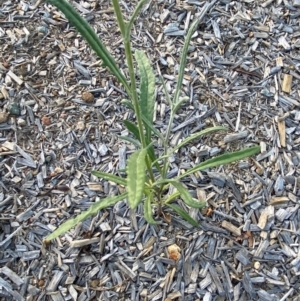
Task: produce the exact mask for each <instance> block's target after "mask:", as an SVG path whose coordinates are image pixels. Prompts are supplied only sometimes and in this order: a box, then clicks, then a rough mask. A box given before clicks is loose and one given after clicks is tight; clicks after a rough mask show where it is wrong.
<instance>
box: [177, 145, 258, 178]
mask: <svg viewBox="0 0 300 301" xmlns="http://www.w3.org/2000/svg"><path fill="white" fill-rule="evenodd" d="M259 151H260V147H259V146H253V147H249V148H246V149H242V150H239V151H235V152H231V153H227V154H223V155H220V156H217V157H215V158H212V159H208V160H206V161H205V162H202V163H200V164H198V165H196V166H194V167H193V168H191V169H189V170H188V171H186V172H185V173H183V174H181V175H180V176H179V177H177V178H176V179H177V180H179V179H182V178H184V177H186V176H188V175H190V174H193V173H194V172H197V171H201V170H204V169H207V168H212V167H216V166H220V165H224V164H229V163H232V162H235V161H238V160H242V159H244V158H247V157H250V156H252V155H254V154H256V153H258V152H259Z"/></svg>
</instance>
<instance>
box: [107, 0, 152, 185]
mask: <svg viewBox="0 0 300 301" xmlns="http://www.w3.org/2000/svg"><path fill="white" fill-rule="evenodd" d="M112 3H113V6H114V10H115V14H116V17H117V21H118V24H119V27H120V30H121V34H122V38H123V43H124V47H125V56H126V60H127V64H128V72H129V77H130V82H131V87H130V88H131V100H132V104H133V107H134V111H135V115H136V120H137V126H138V129H139V132H140V139H141V144H142V148H146V147H147V143H146V137H145V133H144V125H143V120H142V113H141V108H140V106H139V100H138V94H137V89H136V80H135V72H134V65H133V56H132V51H131V43H130V34H129V32H127V31H128V30H130V28H128V26H127V24H125V22H124V19H123V16H122V11H121V8H120V5H119V1H118V0H112ZM146 164H147V169H148V172H149V175H150V178H151V181H152V182H154V181H155V178H154V174H153V171H152V168H151V161H150V158H149V156H148V155H147V156H146Z"/></svg>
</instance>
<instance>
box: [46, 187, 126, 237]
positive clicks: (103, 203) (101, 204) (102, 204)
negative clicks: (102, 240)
mask: <svg viewBox="0 0 300 301" xmlns="http://www.w3.org/2000/svg"><path fill="white" fill-rule="evenodd" d="M126 197H127V192H126V193H123V194H121V195H117V196H113V197H107V198H105V199H103V200H100V201H98V202H96V203H94V204H93V205H91V207H90V208H89V209H88V210H87V211H84V212H82V213H81V214H79V215H77V216H76V217H75V218H71V219H69V220H67V221H66V222H64V223H63V224H61V225H60V226H59V227H58V228H57V229H56V230H55V231H54V232H52V233H51V234H50V235H48V236H47V237H46V238H45V240H46V241H50V240H52V239H54V238H56V237H58V236H59V235H63V234H64V233H66V232H67V231H68V230H70V229H71V228H72V227H74V226H76V225H77V224H78V223H79V222H81V221H84V220H85V219H87V218H88V217H90V216H91V215H94V214H96V213H97V212H98V211H99V210H101V209H104V208H106V207H109V206H112V205H114V204H116V203H117V202H119V201H122V200H124V199H125V198H126Z"/></svg>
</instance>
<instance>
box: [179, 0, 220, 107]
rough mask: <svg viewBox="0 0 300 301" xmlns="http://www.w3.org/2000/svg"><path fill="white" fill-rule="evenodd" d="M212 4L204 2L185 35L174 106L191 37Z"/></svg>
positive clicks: (180, 86)
mask: <svg viewBox="0 0 300 301" xmlns="http://www.w3.org/2000/svg"><path fill="white" fill-rule="evenodd" d="M214 2H215V1H210V3H208V2H206V3H205V4H204V5H203V8H202V10H201V12H200V15H199V16H198V18H197V19H196V20H195V21H194V22H193V23H192V25H191V26H190V28H189V31H188V33H187V35H186V38H185V42H184V46H183V50H182V54H181V58H180V68H179V72H178V79H177V83H176V89H175V95H174V102H175V104H176V103H177V102H178V100H179V94H180V90H181V88H182V81H183V76H184V69H185V66H186V59H187V54H188V49H189V46H190V42H191V39H192V36H193V34H194V31H195V30H196V28H197V26H198V24H199V23H200V22H201V21H202V19H203V17H204V16H205V15H206V13H207V11H208V10H209V9H210V8H211V7H212V5H213V4H214Z"/></svg>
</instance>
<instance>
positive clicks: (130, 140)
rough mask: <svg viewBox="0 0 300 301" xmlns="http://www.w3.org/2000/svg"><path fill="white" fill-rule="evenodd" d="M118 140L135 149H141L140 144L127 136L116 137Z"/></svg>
mask: <svg viewBox="0 0 300 301" xmlns="http://www.w3.org/2000/svg"><path fill="white" fill-rule="evenodd" d="M118 138H119V139H121V140H124V141H127V142H129V143H131V144H133V145H134V146H135V147H136V148H141V143H140V142H139V141H137V140H136V139H134V138H131V137H128V136H118Z"/></svg>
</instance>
